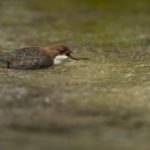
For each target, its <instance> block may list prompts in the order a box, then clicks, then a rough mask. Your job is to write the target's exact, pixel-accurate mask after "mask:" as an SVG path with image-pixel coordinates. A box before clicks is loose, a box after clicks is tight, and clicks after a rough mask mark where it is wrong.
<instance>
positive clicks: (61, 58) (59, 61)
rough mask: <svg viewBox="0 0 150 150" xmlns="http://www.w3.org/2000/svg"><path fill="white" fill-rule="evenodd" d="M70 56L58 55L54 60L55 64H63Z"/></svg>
mask: <svg viewBox="0 0 150 150" xmlns="http://www.w3.org/2000/svg"><path fill="white" fill-rule="evenodd" d="M67 58H68V56H66V55H58V56H56V57H55V58H54V64H55V65H56V64H61V63H62V62H63V61H64V60H66V59H67Z"/></svg>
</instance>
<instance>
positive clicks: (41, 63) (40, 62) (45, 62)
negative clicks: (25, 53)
mask: <svg viewBox="0 0 150 150" xmlns="http://www.w3.org/2000/svg"><path fill="white" fill-rule="evenodd" d="M51 65H52V64H51V63H50V61H49V58H48V57H47V56H40V57H38V56H37V57H28V58H26V60H21V59H20V60H17V61H13V62H11V63H10V64H9V66H8V68H11V69H40V68H47V67H49V66H51Z"/></svg>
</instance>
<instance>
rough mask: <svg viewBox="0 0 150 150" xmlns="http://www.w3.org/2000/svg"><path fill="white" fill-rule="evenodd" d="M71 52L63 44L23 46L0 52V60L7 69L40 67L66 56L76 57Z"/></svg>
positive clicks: (58, 62)
mask: <svg viewBox="0 0 150 150" xmlns="http://www.w3.org/2000/svg"><path fill="white" fill-rule="evenodd" d="M71 53H72V50H70V49H69V48H68V46H67V45H65V44H55V45H51V46H48V47H25V48H20V49H17V50H14V51H12V52H7V53H2V54H0V62H3V63H4V65H3V68H7V69H28V70H32V69H42V68H48V67H50V66H52V65H54V64H60V63H61V62H63V60H65V59H67V58H71V59H76V58H75V57H73V56H72V55H71Z"/></svg>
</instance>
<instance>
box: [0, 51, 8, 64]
mask: <svg viewBox="0 0 150 150" xmlns="http://www.w3.org/2000/svg"><path fill="white" fill-rule="evenodd" d="M0 61H1V62H7V61H8V57H7V53H2V54H0Z"/></svg>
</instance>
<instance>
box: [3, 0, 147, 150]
mask: <svg viewBox="0 0 150 150" xmlns="http://www.w3.org/2000/svg"><path fill="white" fill-rule="evenodd" d="M8 8H9V9H8ZM149 10H150V5H149V1H148V0H143V1H140V0H137V1H135V0H133V1H131V0H130V1H129V0H124V1H123V0H116V1H112V0H105V1H103V0H102V1H98V0H93V1H91V0H82V1H79V0H61V1H51V0H43V1H39V0H38V1H35V0H30V1H29V0H22V1H19V0H13V1H9V0H5V1H4V0H2V1H0V12H1V13H0V20H1V22H0V28H1V30H0V35H1V40H0V52H9V51H12V50H15V49H18V48H20V47H26V46H48V45H50V44H55V43H66V44H68V45H69V47H71V49H73V50H76V51H79V53H76V54H74V55H76V56H78V57H85V58H89V59H81V60H78V61H67V62H65V63H64V64H61V65H56V66H52V67H50V68H48V69H42V70H33V71H30V70H29V71H23V70H7V69H2V68H1V69H0V88H1V91H0V117H1V120H0V121H1V122H0V129H3V128H4V127H5V129H4V130H3V133H4V134H5V132H6V133H7V135H9V136H10V135H11V134H13V135H14V137H15V138H16V140H14V143H15V145H14V149H17V148H16V147H19V140H18V139H20V138H22V139H24V138H26V137H27V136H28V137H29V136H30V137H31V139H29V143H30V144H31V145H32V146H31V147H33V148H32V149H33V150H34V149H37V147H38V148H39V147H40V146H41V147H44V145H46V147H45V149H49V148H50V147H51V149H54V150H55V149H60V147H61V149H75V146H76V147H78V148H76V149H79V150H80V149H82V150H83V149H86V150H88V149H92V148H91V147H92V145H94V146H95V145H96V146H95V147H94V148H95V149H97V147H100V148H101V149H110V147H111V149H120V146H122V145H123V147H124V149H132V150H133V149H136V150H138V149H141V147H142V149H144V148H147V147H149V142H147V143H145V139H148V135H147V133H149V130H150V128H149V122H150V119H149V117H148V116H149V114H150V105H149V102H150V94H149V89H150V82H149V81H150V80H149V79H150V73H149V71H150V65H149V60H150V47H149V44H150V36H149V32H150V28H149V26H150V19H149V17H150V15H149ZM8 129H9V130H8ZM20 130H21V131H20ZM137 130H138V131H137ZM31 131H32V132H31ZM131 131H132V132H133V133H132V137H130V135H131ZM46 132H48V133H46ZM32 133H33V134H35V133H36V135H37V136H35V135H32ZM4 134H2V135H0V138H1V139H3V135H4ZM137 134H138V136H139V139H137ZM32 137H33V139H32ZM67 137H70V139H71V143H67ZM120 137H121V138H120ZM129 137H130V138H129ZM63 138H64V139H63ZM96 139H98V141H99V143H97V142H96ZM4 140H5V139H4ZM6 140H7V141H6V142H7V143H8V144H7V145H8V148H10V147H9V146H10V145H9V142H10V141H9V139H6ZM49 140H50V141H51V142H50V143H49V144H46V143H47V142H48V141H49ZM107 140H108V141H109V143H110V145H108V144H106V141H107ZM118 140H119V142H118ZM11 141H12V139H11ZM44 141H45V142H44ZM81 141H84V142H81ZM59 142H60V144H59V146H58V143H59ZM102 143H103V145H101V144H102ZM118 143H121V144H120V145H118ZM133 143H135V144H133ZM0 144H1V143H0ZM26 145H28V143H27V144H26ZM52 145H53V146H52ZM127 145H128V146H127ZM136 145H137V146H136ZM41 147H40V148H41ZM143 147H144V148H143ZM25 148H26V146H25ZM11 149H13V147H11ZM98 149H99V148H98Z"/></svg>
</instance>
